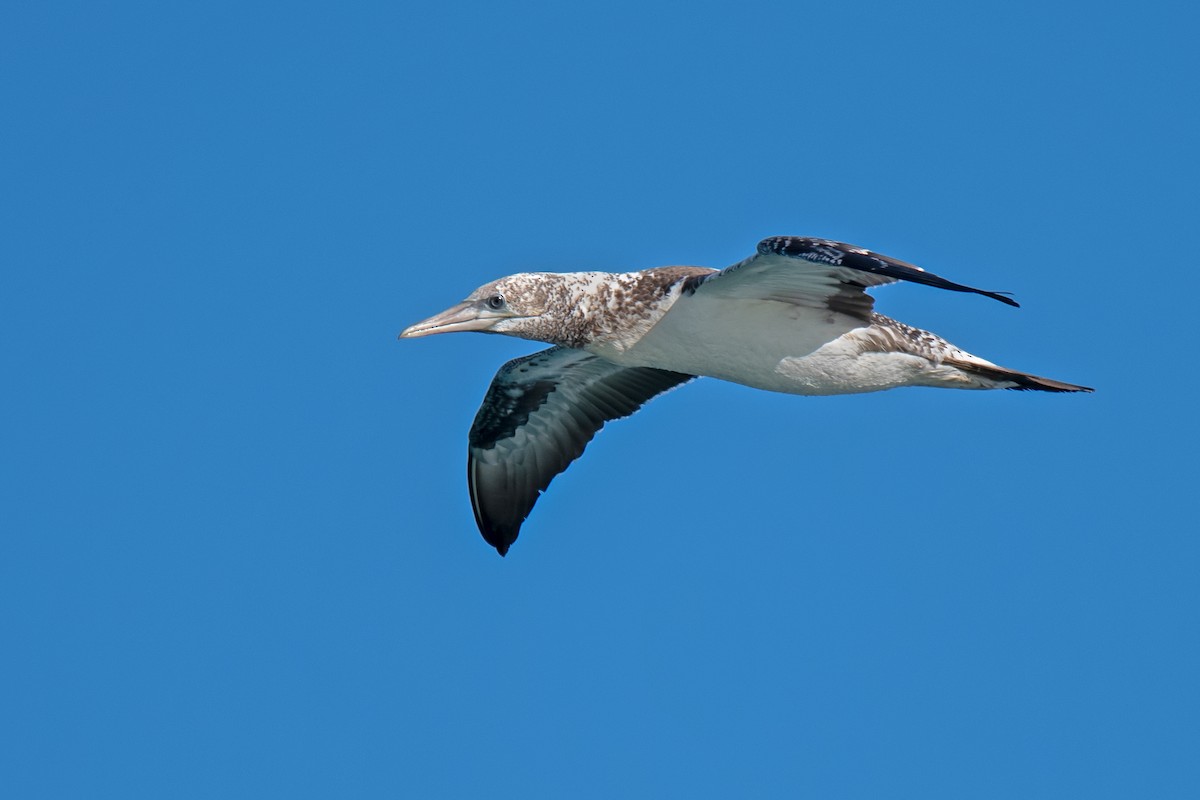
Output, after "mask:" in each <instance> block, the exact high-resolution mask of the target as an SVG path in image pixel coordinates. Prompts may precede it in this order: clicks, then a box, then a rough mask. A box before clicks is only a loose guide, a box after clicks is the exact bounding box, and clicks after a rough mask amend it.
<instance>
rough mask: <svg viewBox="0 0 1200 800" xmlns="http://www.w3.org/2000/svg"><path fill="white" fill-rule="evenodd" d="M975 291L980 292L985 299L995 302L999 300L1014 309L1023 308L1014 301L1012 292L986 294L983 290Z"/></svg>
mask: <svg viewBox="0 0 1200 800" xmlns="http://www.w3.org/2000/svg"><path fill="white" fill-rule="evenodd" d="M974 291H977V292H979V293H980V294H981V295H983V296H984V297H990V298H992V299H993V300H999V301H1000V302H1001V303H1004V304H1005V305H1009V306H1012V307H1013V308H1020V307H1021V304H1020V303H1018V302H1017V301H1016V300H1013V299H1012V297H1011V295H1012V292H985V291H983V290H981V289H975V290H974Z"/></svg>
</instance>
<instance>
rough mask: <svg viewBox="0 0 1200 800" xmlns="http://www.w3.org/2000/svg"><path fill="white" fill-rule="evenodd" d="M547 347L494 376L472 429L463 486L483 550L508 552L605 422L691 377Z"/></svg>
mask: <svg viewBox="0 0 1200 800" xmlns="http://www.w3.org/2000/svg"><path fill="white" fill-rule="evenodd" d="M693 377H694V376H692V375H684V374H682V373H679V372H668V371H667V370H662V369H653V368H651V367H620V366H617V365H616V364H613V363H612V362H610V361H606V360H605V359H603V358H600V357H599V356H594V355H592V354H590V353H587V352H585V351H583V350H574V349H571V348H566V347H551V348H550V349H549V350H543V351H541V352H539V353H534V354H533V355H529V356H525V357H524V358H517V359H514V360H512V361H510V362H508V363H507V364H505V365H504V366H503V367H501V368H500V371H499V372H497V373H496V377H495V378H493V379H492V385H491V386H490V387H489V388H488V392H487V395H486V396H485V397H484V398H483V405H481V406H480V407H479V413H477V414H476V415H475V423H474V424H473V425H472V426H471V433H470V437H469V439H470V446H469V447H468V449H467V484H468V485H469V487H470V490H471V506H472V507H473V508H474V510H475V522H476V523H478V525H479V531H480V533H482V534H483V538H484V539H486V540H487V542H488V544H490V545H492V546H493V547H495V548H496V550H498V551H499V553H500V555H504V554H505V553H506V552H508V548H509V545H511V544H512V543H513V542H514V541H516V539H517V534H518V533H519V532H520V530H521V523H522V522H524V521H525V518H526V517H527V516H529V512H530V511H532V510H533V505H534V503H536V502H537V499H538V495H539V494H541V492H542V491H543V490H544V489H545V488H546V487H547V486H549V485H550V481H552V480H553V479H554V476H555V475H558V474H559V473H560V472H562V471H563V470H565V469H566V468H567V466H568V465H569V464H570V463H571V462H572V461H574V460H575V459H576V458H578V457H579V456H580V455H581V454H582V453H583V449H584V448H585V447H586V446H587V443H588V442H590V441H591V439H592V437H593V436H595V435H596V431H598V430H600V428H602V427H603V426H604V423H605V422H608V421H609V420H612V419H617V418H618V417H624V416H628V415H629V414H632V413H633V412H634V411H637V410H638V408H640V407H641V406H642V404H643V403H645V402H646V401H647V400H649V399H650V398H652V397H654V396H655V395H657V394H659V393H661V392H665V391H666V390H667V389H670V388H671V387H673V386H677V385H679V384H681V383H684V382H685V381H689V380H691V379H692V378H693Z"/></svg>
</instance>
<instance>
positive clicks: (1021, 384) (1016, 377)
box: [942, 359, 1095, 392]
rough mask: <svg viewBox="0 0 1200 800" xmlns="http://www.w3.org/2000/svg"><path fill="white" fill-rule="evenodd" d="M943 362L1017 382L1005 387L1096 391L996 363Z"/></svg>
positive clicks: (963, 369)
mask: <svg viewBox="0 0 1200 800" xmlns="http://www.w3.org/2000/svg"><path fill="white" fill-rule="evenodd" d="M942 363H944V364H947V365H949V366H952V367H956V368H958V369H961V370H962V371H963V372H969V373H971V374H973V375H979V376H981V377H983V378H987V379H988V380H993V381H996V382H997V383H1012V384H1016V385H1015V386H1005V387H1003V388H1005V389H1017V390H1019V391H1028V390H1036V391H1040V392H1092V391H1095V390H1094V389H1092V388H1091V387H1090V386H1078V385H1076V384H1074V383H1064V382H1062V381H1056V380H1052V379H1050V378H1042V377H1039V376H1037V375H1030V374H1029V373H1028V372H1018V371H1017V370H1015V369H1007V368H1005V367H999V366H996V365H995V364H979V363H976V362H973V361H960V360H958V359H946V360H945V361H943V362H942Z"/></svg>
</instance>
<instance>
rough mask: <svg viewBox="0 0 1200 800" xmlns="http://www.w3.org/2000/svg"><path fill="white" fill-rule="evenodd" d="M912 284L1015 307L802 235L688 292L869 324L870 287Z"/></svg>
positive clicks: (767, 247) (764, 247) (766, 243)
mask: <svg viewBox="0 0 1200 800" xmlns="http://www.w3.org/2000/svg"><path fill="white" fill-rule="evenodd" d="M896 281H912V282H913V283H922V284H925V285H926V286H934V287H936V288H938V289H949V290H950V291H954V292H973V293H975V294H981V295H983V296H985V297H990V298H992V299H993V300H999V301H1000V302H1001V303H1007V304H1008V305H1010V306H1016V305H1017V302H1016V301H1015V300H1013V299H1012V298H1010V297H1006V296H1005V295H1004V293H1002V292H989V291H986V290H984V289H975V288H973V287H970V286H964V285H963V284H961V283H955V282H953V281H948V280H946V279H945V278H942V277H939V276H937V275H934V274H933V273H932V272H926V271H925V270H923V269H921V268H920V267H917V266H914V265H912V264H908V263H906V262H904V261H899V260H897V259H894V258H889V257H888V256H884V255H880V254H879V253H873V252H871V251H870V250H865V249H863V248H861V247H855V246H854V245H851V244H844V243H842V242H834V241H831V240H829V239H811V238H807V237H801V236H773V237H771V238H769V239H763V240H762V241H761V242H759V243H758V252H757V253H756V254H755V255H753V256H751V257H750V258H747V259H746V260H745V261H742V262H739V263H737V264H734V265H733V266H732V267H728V268H726V269H723V270H721V271H720V272H714V273H712V274H710V275H703V276H697V277H695V278H690V279H688V281H687V282H686V283H685V285H684V292H685V293H687V294H691V293H698V294H700V295H701V296H709V297H714V298H715V297H737V298H746V299H756V300H779V301H782V302H786V303H791V304H793V305H799V306H806V307H809V308H828V309H831V310H833V311H837V312H840V313H843V314H848V315H850V316H852V317H856V318H858V319H861V320H864V321H865V320H867V319H868V318H869V316H870V314H871V310H872V305H873V301H872V299H871V297H870V295H868V294H867V293H866V291H865V290H866V289H868V288H870V287H872V286H882V285H883V284H887V283H895V282H896Z"/></svg>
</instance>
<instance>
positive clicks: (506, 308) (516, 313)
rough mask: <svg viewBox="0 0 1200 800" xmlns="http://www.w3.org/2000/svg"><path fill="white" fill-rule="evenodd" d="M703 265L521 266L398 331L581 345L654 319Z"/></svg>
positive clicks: (407, 335)
mask: <svg viewBox="0 0 1200 800" xmlns="http://www.w3.org/2000/svg"><path fill="white" fill-rule="evenodd" d="M708 272H711V270H707V269H703V268H700V267H663V268H660V269H648V270H643V271H642V272H625V273H612V272H569V273H556V272H522V273H518V274H516V275H509V276H508V277H506V278H501V279H499V280H496V281H492V282H491V283H486V284H484V285H483V286H480V287H479V288H478V289H476V290H475V291H473V292H471V294H470V295H468V296H467V298H466V299H465V300H463V301H462V302H461V303H459V304H458V305H455V306H453V307H451V308H448V309H446V310H445V311H443V312H442V313H440V314H436V315H434V316H432V317H430V318H429V319H427V320H423V321H422V322H418V323H417V324H416V325H412V326H410V327H408V328H405V329H404V331H403V332H401V334H400V338H402V339H405V338H415V337H418V336H429V335H431V334H435V333H452V332H454V331H478V332H480V333H503V334H507V335H509V336H517V337H520V338H522V339H536V340H538V341H542V342H548V343H550V344H558V345H563V346H566V347H584V346H586V345H587V344H589V343H591V342H593V341H595V340H597V339H599V338H605V337H609V336H620V335H622V334H625V333H626V332H629V333H632V332H633V329H634V328H642V327H648V326H649V325H652V324H653V322H654V321H655V320H656V319H657V318H658V317H659V316H661V314H662V313H663V312H665V310H666V308H667V307H669V305H670V302H673V300H674V297H675V296H677V295H678V292H672V291H671V290H672V288H673V287H675V286H676V285H677V284H679V283H680V282H682V281H683V280H684V279H685V278H687V277H689V276H691V275H693V274H696V273H708ZM638 332H639V334H640V333H641V332H644V331H638Z"/></svg>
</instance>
